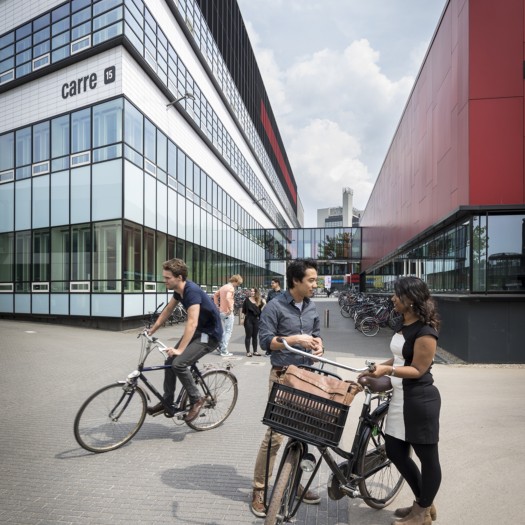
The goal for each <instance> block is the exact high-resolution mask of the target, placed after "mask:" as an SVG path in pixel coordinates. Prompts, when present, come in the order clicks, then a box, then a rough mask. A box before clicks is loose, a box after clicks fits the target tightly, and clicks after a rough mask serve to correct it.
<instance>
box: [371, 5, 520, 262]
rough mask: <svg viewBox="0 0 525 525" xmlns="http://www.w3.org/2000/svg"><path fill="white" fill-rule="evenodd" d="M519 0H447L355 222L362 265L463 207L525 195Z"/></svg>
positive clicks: (506, 201) (510, 200)
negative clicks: (360, 232) (360, 238)
mask: <svg viewBox="0 0 525 525" xmlns="http://www.w3.org/2000/svg"><path fill="white" fill-rule="evenodd" d="M524 3H525V0H505V2H495V1H493V0H471V1H470V2H469V1H468V0H450V1H449V3H448V4H447V7H446V9H445V11H444V13H443V16H442V18H441V21H440V24H439V26H438V29H437V31H436V34H435V36H434V39H433V42H432V45H431V47H430V49H429V51H428V54H427V57H426V59H425V62H424V64H423V67H422V69H421V71H420V74H419V77H418V78H417V81H416V83H415V85H414V88H413V91H412V94H411V96H410V98H409V101H408V103H407V106H406V108H405V111H404V113H403V116H402V118H401V121H400V123H399V126H398V129H397V131H396V134H395V136H394V138H393V140H392V144H391V146H390V149H389V151H388V154H387V156H386V159H385V161H384V164H383V166H382V168H381V171H380V174H379V176H378V179H377V182H376V184H375V187H374V190H373V192H372V195H371V197H370V200H369V202H368V204H367V207H366V210H365V212H364V214H363V217H362V220H361V226H363V227H364V229H363V269H364V270H366V269H367V268H368V267H370V266H372V265H373V264H376V263H377V262H378V261H379V260H381V259H382V258H384V257H386V256H387V255H388V254H389V253H391V252H393V251H395V250H396V249H397V248H399V247H400V246H402V245H403V244H405V243H406V242H408V241H409V240H410V239H412V238H413V237H415V236H416V235H418V234H420V233H421V232H423V231H424V230H425V229H426V228H428V227H429V226H432V225H433V224H436V223H438V222H439V221H441V220H442V219H444V218H445V217H447V216H448V215H450V214H451V213H452V212H453V211H454V210H456V209H457V208H458V206H460V205H500V204H517V203H524V202H525V176H524V157H523V151H524V127H523V126H524V124H523V123H524V110H525V108H524V104H523V92H524V89H523V82H524V80H523V78H524V74H523V73H524V66H523V64H524V58H525V46H524V17H525V11H524Z"/></svg>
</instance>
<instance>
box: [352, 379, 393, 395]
mask: <svg viewBox="0 0 525 525" xmlns="http://www.w3.org/2000/svg"><path fill="white" fill-rule="evenodd" d="M357 382H358V383H359V384H360V385H361V386H365V387H367V388H368V389H369V390H370V391H371V392H375V393H377V392H386V391H387V390H391V389H392V382H391V381H390V377H388V376H381V377H370V376H361V377H360V378H359V379H358V380H357Z"/></svg>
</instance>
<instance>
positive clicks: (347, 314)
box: [341, 304, 352, 319]
mask: <svg viewBox="0 0 525 525" xmlns="http://www.w3.org/2000/svg"><path fill="white" fill-rule="evenodd" d="M341 315H342V316H343V317H346V318H347V319H349V318H350V317H351V316H352V314H351V313H350V306H349V305H346V304H344V305H343V306H341Z"/></svg>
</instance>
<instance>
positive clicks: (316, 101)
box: [238, 0, 446, 227]
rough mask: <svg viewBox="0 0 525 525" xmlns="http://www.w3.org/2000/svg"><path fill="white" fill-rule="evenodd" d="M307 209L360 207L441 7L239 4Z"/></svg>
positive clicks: (370, 0) (375, 2) (380, 2)
mask: <svg viewBox="0 0 525 525" xmlns="http://www.w3.org/2000/svg"><path fill="white" fill-rule="evenodd" d="M238 4H239V7H240V9H241V13H242V16H243V19H244V22H245V24H246V29H247V31H248V35H249V37H250V41H251V43H252V47H253V50H254V53H255V57H256V59H257V63H258V65H259V69H260V71H261V75H262V78H263V81H264V84H265V86H266V91H267V93H268V96H269V99H270V104H271V105H272V109H273V112H274V115H275V118H276V120H277V125H278V127H279V131H280V133H281V137H282V139H283V142H284V147H285V149H286V152H287V155H288V159H289V161H290V164H291V167H292V171H293V173H294V176H295V179H296V182H297V187H298V193H299V196H300V199H301V201H302V203H303V207H304V215H305V224H304V226H306V227H315V226H317V209H318V208H328V207H335V206H341V205H342V192H343V188H344V187H350V188H352V189H353V192H354V207H355V208H358V209H364V208H365V206H366V203H367V201H368V198H369V197H370V193H371V191H372V188H373V186H374V183H375V180H376V178H377V175H378V174H379V171H380V169H381V165H382V163H383V161H384V159H385V156H386V153H387V151H388V148H389V146H390V143H391V141H392V138H393V136H394V133H395V130H396V128H397V125H398V123H399V120H400V118H401V115H402V113H403V109H404V107H405V105H406V102H407V100H408V97H409V95H410V91H411V90H412V87H413V85H414V81H415V79H416V77H417V74H418V72H419V69H420V67H421V65H422V63H423V59H424V57H425V54H426V52H427V49H428V46H429V44H430V41H431V39H432V36H433V34H434V31H435V30H436V27H437V24H438V22H439V19H440V16H441V14H442V12H443V9H444V7H445V5H446V0H238Z"/></svg>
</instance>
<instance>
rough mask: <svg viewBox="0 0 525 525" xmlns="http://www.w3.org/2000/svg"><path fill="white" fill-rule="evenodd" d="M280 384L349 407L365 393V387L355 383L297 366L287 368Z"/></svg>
mask: <svg viewBox="0 0 525 525" xmlns="http://www.w3.org/2000/svg"><path fill="white" fill-rule="evenodd" d="M280 383H281V384H283V385H285V386H289V387H291V388H295V389H297V390H301V391H302V392H307V393H309V394H314V395H316V396H319V397H322V398H324V399H331V400H332V401H336V402H337V403H341V404H342V405H347V406H349V405H350V404H351V403H352V401H353V400H354V397H355V396H356V394H358V393H359V392H362V391H363V387H362V386H361V385H359V384H358V383H356V382H354V381H343V380H341V379H337V378H336V377H333V376H328V375H325V374H323V373H322V372H321V373H317V372H313V371H310V370H305V369H304V368H299V367H297V366H295V365H290V366H288V367H287V368H286V370H285V372H284V373H283V374H282V375H281V377H280Z"/></svg>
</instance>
